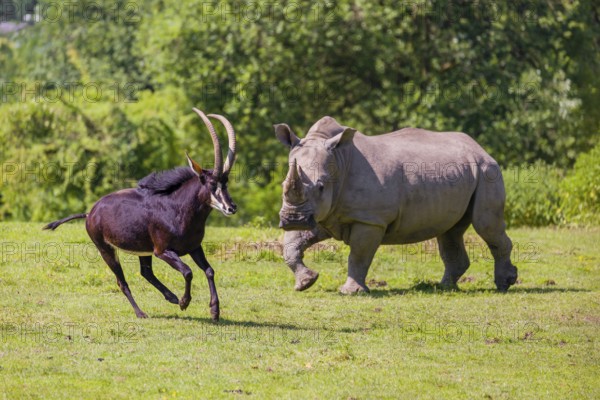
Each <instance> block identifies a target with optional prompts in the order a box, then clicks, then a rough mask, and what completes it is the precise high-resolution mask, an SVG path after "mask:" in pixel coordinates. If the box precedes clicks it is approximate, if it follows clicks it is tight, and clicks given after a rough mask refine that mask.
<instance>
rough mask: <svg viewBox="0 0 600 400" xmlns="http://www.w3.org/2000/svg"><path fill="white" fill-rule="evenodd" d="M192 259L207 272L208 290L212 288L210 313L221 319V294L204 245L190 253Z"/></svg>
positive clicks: (216, 318) (214, 317)
mask: <svg viewBox="0 0 600 400" xmlns="http://www.w3.org/2000/svg"><path fill="white" fill-rule="evenodd" d="M190 256H192V259H193V260H194V262H195V263H196V264H198V266H199V267H200V269H202V271H204V273H205V274H206V279H207V280H208V290H210V304H209V306H210V315H211V317H212V319H213V321H218V320H219V314H220V311H219V296H218V295H217V287H216V286H215V271H214V270H213V269H212V267H211V266H210V264H209V263H208V260H207V259H206V256H205V255H204V250H202V246H200V247H198V248H197V249H196V250H194V251H192V252H191V253H190Z"/></svg>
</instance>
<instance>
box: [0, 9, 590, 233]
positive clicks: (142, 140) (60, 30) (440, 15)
mask: <svg viewBox="0 0 600 400" xmlns="http://www.w3.org/2000/svg"><path fill="white" fill-rule="evenodd" d="M8 3H12V4H17V7H16V8H15V9H16V12H14V13H11V12H9V11H10V10H11V9H10V7H7V6H6V4H8ZM35 3H36V2H32V1H28V2H17V1H15V2H10V1H6V0H3V1H2V4H3V6H2V13H3V14H2V20H3V21H5V20H10V19H15V20H18V19H19V18H21V17H22V16H23V14H26V13H27V12H32V13H33V14H34V17H33V19H34V20H35V21H37V22H35V23H33V24H32V25H31V26H29V27H27V28H25V29H22V30H20V31H18V32H17V33H14V34H12V35H5V36H0V74H1V76H0V98H2V104H1V105H0V119H1V123H0V143H1V144H0V146H2V147H1V150H2V154H1V155H0V161H1V162H2V165H3V168H2V177H1V179H0V195H1V196H2V197H1V198H0V219H2V218H5V219H6V218H13V219H34V220H40V219H48V218H51V217H57V216H60V215H63V214H66V213H69V212H79V211H83V210H85V209H87V208H89V206H90V205H91V204H92V202H93V201H94V200H95V199H96V198H97V197H98V196H99V195H102V194H104V193H107V192H109V191H111V190H114V189H116V188H119V187H123V186H129V185H132V184H133V182H135V180H136V179H139V178H141V177H142V176H144V175H145V174H147V173H149V172H151V171H152V170H156V169H164V168H170V167H173V166H176V165H182V164H183V163H184V158H183V152H184V150H186V149H187V150H189V151H190V153H191V154H192V155H194V156H195V157H196V158H198V159H200V160H201V161H203V164H204V165H206V164H210V160H212V157H211V143H210V140H208V135H207V133H206V132H205V131H204V130H203V128H202V127H201V125H200V123H199V121H198V120H197V117H196V116H195V115H193V113H191V107H192V106H198V107H199V108H201V109H204V110H206V111H208V112H218V113H222V114H224V115H226V116H227V117H228V118H229V119H230V120H231V121H232V122H233V123H234V126H235V127H236V130H237V131H238V135H239V149H240V151H239V157H240V158H239V161H238V164H237V166H236V169H235V171H234V175H233V176H232V178H233V179H234V182H233V183H232V185H231V192H232V194H233V196H234V197H235V199H236V200H237V202H238V203H239V204H240V206H241V207H240V214H239V215H238V217H236V219H235V220H232V221H233V222H234V223H238V222H248V221H253V222H254V223H255V224H259V225H260V224H263V223H269V222H273V221H275V220H276V218H277V209H278V206H279V201H280V200H279V199H280V194H281V192H280V189H279V183H280V182H281V180H282V179H283V176H284V174H285V168H286V150H285V149H284V148H283V147H281V145H280V144H279V142H278V141H277V140H275V139H274V136H273V131H272V124H273V123H276V122H287V123H288V124H290V125H291V126H292V127H293V128H294V129H296V130H297V131H298V132H304V131H305V130H306V129H307V128H308V127H309V126H310V125H311V124H312V123H313V122H314V121H315V120H316V119H318V118H319V117H320V116H323V115H332V116H334V117H336V118H337V119H338V120H339V121H340V122H342V123H343V124H345V125H350V126H354V127H356V128H358V129H360V130H361V131H363V132H365V133H367V134H377V133H382V132H387V131H390V130H393V129H396V128H400V127H403V126H419V127H423V128H428V129H434V130H458V131H464V132H467V133H469V134H470V135H472V136H473V137H475V138H476V139H477V140H478V141H479V142H480V143H481V144H482V145H483V146H484V147H485V148H486V149H487V150H488V151H489V152H490V153H491V154H492V155H493V156H494V157H495V158H496V159H497V160H498V161H499V162H500V163H501V164H502V165H503V167H511V166H513V167H514V166H523V165H532V163H534V162H537V163H538V164H533V165H536V166H540V165H542V164H539V162H543V163H545V164H548V165H553V166H554V168H559V169H566V168H570V167H571V166H572V165H573V164H574V163H575V161H576V159H577V156H578V154H580V153H581V152H582V151H587V150H589V148H590V147H591V146H592V145H593V144H594V143H595V142H596V141H598V138H599V136H600V129H599V126H600V114H599V113H598V112H597V111H596V110H597V109H598V108H599V107H600V91H598V87H599V86H600V85H598V83H599V81H600V74H599V73H598V72H599V71H600V68H599V66H600V51H599V50H600V49H599V47H600V46H599V41H600V23H598V21H599V19H600V6H598V5H597V4H596V3H595V2H593V1H591V0H583V1H567V0H562V1H560V0H558V1H552V2H530V1H516V2H494V1H487V0H484V1H477V2H474V1H470V0H464V1H463V0H454V1H449V0H435V1H421V0H419V1H411V2H397V1H385V0H384V1H380V2H376V3H375V2H368V1H348V0H340V1H335V2H308V1H300V2H290V1H282V2H266V1H259V2H243V1H219V2H216V1H202V2H200V1H196V0H184V1H180V0H177V1H176V0H147V1H137V2H128V1H124V0H98V1H94V2H92V3H86V2H80V3H72V2H65V3H59V2H49V1H39V2H37V5H35ZM45 168H46V169H47V168H50V169H52V168H54V169H53V171H55V172H54V173H55V175H57V176H53V177H52V179H49V178H48V177H47V176H46V175H44V172H43V171H44V170H45ZM115 170H117V171H118V172H117V173H115ZM32 171H33V172H32ZM557 173H559V174H560V173H561V172H560V171H559V172H557ZM581 174H582V173H579V175H581ZM590 178H591V179H592V180H593V178H594V177H593V176H592V175H590ZM595 182H597V180H596V181H595ZM574 185H577V183H575V184H574ZM596 186H597V183H596ZM513 187H515V185H513ZM550 187H552V186H545V187H544V185H543V183H540V184H539V185H537V186H535V188H536V190H537V189H540V190H541V189H542V188H544V189H545V191H543V192H540V193H547V194H548V196H546V195H545V196H541V195H535V196H538V197H539V199H542V197H543V200H544V201H545V202H548V201H550V202H553V201H554V200H553V199H554V197H555V196H557V195H558V194H557V193H551V194H550V193H549V188H550ZM524 188H533V186H531V185H530V186H526V187H524ZM561 188H562V190H563V191H564V190H569V191H573V193H575V192H577V190H579V189H576V188H575V187H574V186H567V185H564V186H561ZM521 194H523V195H524V192H519V193H517V195H518V196H521ZM512 195H513V194H512V193H511V189H510V188H509V189H508V197H509V204H511V205H515V207H514V209H513V210H511V211H508V213H509V220H511V221H513V223H514V224H529V223H532V224H535V225H543V224H547V223H556V222H559V221H562V217H560V218H559V217H557V214H555V213H554V211H552V210H550V209H545V208H544V207H546V203H535V201H537V200H536V199H534V197H535V196H534V195H529V194H528V195H526V196H525V197H527V200H524V202H522V203H519V204H518V206H517V205H516V200H515V198H516V197H515V198H513V199H511V196H512ZM525 197H524V198H525ZM584 197H585V196H584ZM574 198H576V199H582V198H583V197H581V196H580V195H574V197H570V198H569V199H570V200H569V201H572V199H574ZM534 200H535V201H534ZM530 201H534V203H535V205H532V204H533V203H531V204H530V203H529V202H530ZM569 204H571V203H569ZM587 204H588V203H585V204H584V205H582V206H581V207H584V208H585V207H588V206H587ZM531 207H533V208H531ZM569 207H570V208H569V210H572V211H569V212H566V214H565V215H566V216H567V217H568V218H575V219H577V218H576V216H577V213H578V212H579V211H581V212H584V210H581V209H580V208H581V207H580V204H576V205H570V206H569ZM531 210H534V211H531ZM535 210H538V211H535ZM575 210H579V211H575ZM590 211H593V210H592V209H590ZM531 212H534V213H538V214H536V215H535V216H534V215H532V214H531ZM585 212H587V211H585ZM510 213H511V214H510ZM539 213H541V214H539Z"/></svg>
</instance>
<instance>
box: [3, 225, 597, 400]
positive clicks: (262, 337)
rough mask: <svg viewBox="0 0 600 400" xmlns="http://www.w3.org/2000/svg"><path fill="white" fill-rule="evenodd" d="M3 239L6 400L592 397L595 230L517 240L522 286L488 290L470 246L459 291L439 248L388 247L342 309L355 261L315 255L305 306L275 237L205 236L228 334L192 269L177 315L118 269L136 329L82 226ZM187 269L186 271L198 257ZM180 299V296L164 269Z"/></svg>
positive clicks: (540, 233)
mask: <svg viewBox="0 0 600 400" xmlns="http://www.w3.org/2000/svg"><path fill="white" fill-rule="evenodd" d="M42 225H43V224H34V223H2V224H0V271H1V273H0V309H1V313H0V386H1V390H0V397H3V398H7V399H16V398H18V399H23V398H123V399H130V398H158V399H161V398H168V399H171V398H246V397H254V398H261V399H262V398H311V399H312V398H320V399H329V398H353V399H372V398H435V399H440V398H445V399H447V398H475V399H509V398H510V399H533V398H535V399H537V398H552V399H555V398H565V399H574V398H590V399H592V398H600V385H599V384H598V377H599V376H600V349H599V345H598V343H599V339H598V338H599V333H600V244H599V243H600V229H598V228H595V229H589V230H555V229H535V230H533V229H516V230H511V231H510V232H509V235H510V236H511V238H512V239H513V241H514V243H515V250H514V253H513V261H514V263H515V264H516V265H517V266H518V267H519V273H520V281H519V283H518V284H517V285H515V286H513V287H512V288H511V289H510V290H509V292H508V293H507V294H499V293H496V292H495V290H494V289H495V287H494V284H493V263H492V261H491V259H490V257H489V252H487V248H485V246H483V244H482V242H481V240H480V239H479V237H478V236H476V235H475V234H474V233H473V232H472V231H469V232H468V233H467V240H468V244H467V248H468V250H469V254H470V257H471V260H472V264H471V267H470V269H469V270H468V271H467V273H466V274H465V276H464V277H463V279H462V283H460V290H458V291H441V290H439V289H438V287H437V286H436V285H435V283H434V282H437V281H438V280H439V279H440V278H441V276H442V273H443V266H442V263H441V261H440V260H439V256H438V255H437V251H436V245H435V242H434V241H430V242H425V243H422V244H419V245H411V246H388V247H382V248H380V250H379V252H378V253H377V256H376V259H375V261H374V264H373V265H372V267H371V270H370V272H369V277H368V279H369V281H370V283H369V285H370V287H371V289H372V293H371V294H370V295H361V296H352V297H345V296H342V295H340V294H338V292H337V289H338V287H339V286H341V285H342V284H343V283H344V280H345V274H346V263H345V257H346V255H347V252H348V249H347V247H346V246H343V245H342V244H341V243H339V242H334V241H330V242H326V243H324V244H323V245H321V246H318V248H317V249H314V250H312V251H309V252H307V255H306V258H305V259H306V261H307V264H308V265H309V266H311V267H313V268H314V269H316V270H318V271H319V272H320V274H321V276H320V278H319V281H318V282H317V283H316V284H315V286H314V287H313V288H311V289H309V290H308V291H306V292H303V293H298V292H294V291H293V275H292V273H291V272H290V271H289V270H288V269H287V267H286V266H285V264H284V263H283V261H282V258H281V255H280V250H281V249H280V247H279V241H280V240H281V238H282V234H281V232H280V231H278V230H275V229H251V228H238V229H233V228H209V230H208V233H207V237H206V240H205V244H206V246H205V247H206V248H207V253H208V254H207V255H208V258H209V261H211V263H212V265H213V267H214V269H215V271H216V282H217V289H218V290H219V295H220V300H221V322H219V323H218V324H214V323H212V322H211V321H210V313H209V309H208V300H209V295H208V287H207V283H206V278H205V277H204V274H203V273H202V271H200V269H199V268H197V267H196V266H195V265H194V266H193V268H194V273H195V275H194V282H193V291H192V297H193V300H192V303H191V304H190V306H189V308H188V309H187V310H186V311H180V310H179V308H178V307H177V306H175V305H173V304H170V303H168V302H166V301H165V300H164V299H163V297H162V295H161V294H160V293H159V292H158V291H157V290H156V289H155V288H154V287H152V286H151V285H150V284H149V283H148V282H147V281H146V280H145V279H144V278H142V277H141V276H140V274H139V266H138V261H137V258H134V257H131V256H126V257H125V256H122V257H121V260H122V262H123V264H124V270H125V275H126V277H127V278H128V281H129V285H130V287H131V290H132V292H133V295H134V297H135V298H136V300H137V302H138V304H139V305H140V307H141V308H142V310H144V311H145V312H146V313H148V315H149V316H150V318H148V319H146V320H138V319H137V318H135V314H134V313H133V310H132V308H131V306H130V305H129V303H128V302H127V300H126V298H125V296H124V295H123V294H122V293H121V292H120V290H119V289H118V287H117V285H116V282H115V279H114V276H113V274H112V272H111V271H110V270H109V268H108V267H107V266H106V265H105V264H104V263H103V262H102V260H101V259H100V258H99V256H98V254H97V252H96V250H95V248H94V247H93V245H92V244H91V242H90V240H89V238H88V237H87V234H86V232H85V228H84V226H83V225H82V224H80V223H71V224H67V225H63V226H62V227H60V228H59V229H58V230H57V231H55V232H47V231H42V230H41V227H42ZM185 260H186V262H188V263H189V264H190V265H193V264H192V261H191V259H189V257H185ZM154 270H155V272H156V275H157V276H158V277H159V279H161V280H162V281H163V282H164V283H165V284H166V286H168V287H169V288H170V289H172V290H173V291H174V292H175V293H176V294H177V295H178V296H180V295H181V294H182V292H183V287H184V282H183V278H182V277H181V275H180V274H179V273H177V272H176V271H174V270H173V269H171V268H170V267H169V266H167V265H166V264H165V263H163V262H162V261H159V260H156V259H155V261H154Z"/></svg>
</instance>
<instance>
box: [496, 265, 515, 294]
mask: <svg viewBox="0 0 600 400" xmlns="http://www.w3.org/2000/svg"><path fill="white" fill-rule="evenodd" d="M512 269H513V270H512V271H511V272H510V273H509V274H507V275H502V276H497V277H496V278H495V283H496V288H497V289H498V291H499V292H506V291H507V290H508V288H509V287H511V286H512V285H514V284H515V283H516V282H517V278H518V274H517V267H515V266H513V267H512Z"/></svg>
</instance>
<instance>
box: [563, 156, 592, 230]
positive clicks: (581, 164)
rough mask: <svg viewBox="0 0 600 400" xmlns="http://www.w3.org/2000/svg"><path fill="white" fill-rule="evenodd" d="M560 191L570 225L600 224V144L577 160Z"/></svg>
mask: <svg viewBox="0 0 600 400" xmlns="http://www.w3.org/2000/svg"><path fill="white" fill-rule="evenodd" d="M560 189H561V200H562V203H561V204H562V209H563V213H564V214H565V217H566V219H567V222H568V223H572V224H583V225H588V224H599V223H600V144H597V145H596V146H595V147H594V148H593V149H592V150H591V151H590V152H589V153H583V154H581V155H580V156H579V157H578V158H577V161H576V162H575V166H574V167H573V169H572V170H571V171H569V174H568V175H567V177H566V179H565V180H563V181H562V182H561V184H560Z"/></svg>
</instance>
